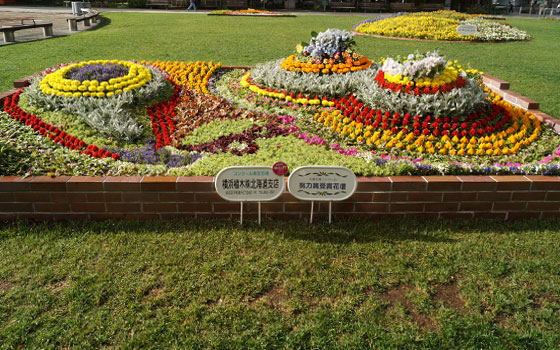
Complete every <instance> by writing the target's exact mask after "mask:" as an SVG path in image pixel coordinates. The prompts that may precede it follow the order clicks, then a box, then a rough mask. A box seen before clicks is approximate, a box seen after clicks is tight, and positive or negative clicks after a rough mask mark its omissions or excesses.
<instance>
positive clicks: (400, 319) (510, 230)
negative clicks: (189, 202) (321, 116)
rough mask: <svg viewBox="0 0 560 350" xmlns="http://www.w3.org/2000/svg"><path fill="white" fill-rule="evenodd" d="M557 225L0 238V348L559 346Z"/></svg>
mask: <svg viewBox="0 0 560 350" xmlns="http://www.w3.org/2000/svg"><path fill="white" fill-rule="evenodd" d="M559 238H560V229H559V226H558V222H557V221H526V222H515V223H502V222H491V221H478V222H469V223H465V222H457V221H454V222H446V221H434V222H423V223H419V222H415V221H399V222H397V221H392V222H391V221H364V220H356V221H344V222H343V221H339V222H335V223H334V224H333V225H332V226H329V225H327V224H326V223H318V224H313V225H309V226H308V225H306V224H303V225H302V222H291V223H286V222H282V223H278V222H274V221H267V222H265V223H264V225H263V226H262V227H258V226H256V224H254V223H249V225H248V226H245V227H240V226H239V224H236V223H225V222H212V221H206V222H200V221H199V222H195V221H185V222H166V223H161V222H152V223H134V222H128V223H123V222H104V223H69V224H60V225H55V224H27V223H19V224H14V225H4V226H2V228H0V349H19V348H24V349H37V348H45V349H51V348H52V349H61V348H62V349H68V348H71V349H73V348H76V349H89V348H91V349H98V348H111V349H113V348H115V349H117V348H118V349H120V348H125V349H132V348H136V349H163V348H165V349H198V348H212V349H216V348H223V349H226V348H227V349H247V348H250V349H255V348H256V349H275V348H278V349H283V348H285V349H349V348H364V349H366V348H375V349H558V346H559V345H560V274H559V271H560V239H559Z"/></svg>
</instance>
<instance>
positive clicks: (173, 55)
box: [0, 13, 560, 118]
mask: <svg viewBox="0 0 560 350" xmlns="http://www.w3.org/2000/svg"><path fill="white" fill-rule="evenodd" d="M103 16H104V23H105V25H104V26H103V27H100V28H97V29H96V30H92V31H88V32H81V33H79V34H74V35H71V36H66V37H59V38H55V39H49V40H42V41H36V42H30V43H18V44H15V45H9V46H4V47H2V48H1V49H0V53H1V54H0V67H2V69H1V70H0V91H6V90H8V89H10V88H11V84H12V81H13V80H14V79H17V78H21V77H24V76H27V75H30V74H33V73H36V72H39V71H41V70H43V69H45V68H47V67H50V66H53V65H56V64H58V63H60V62H70V61H81V60H88V59H100V58H103V59H105V58H119V59H137V60H142V59H146V60H158V59H159V60H180V61H181V60H182V61H190V60H194V61H196V60H206V61H209V60H214V61H221V62H222V63H223V64H225V65H252V64H255V63H259V62H265V61H267V60H272V59H276V58H280V57H285V56H288V55H289V54H291V53H292V52H293V50H294V48H295V45H296V44H297V43H300V42H302V41H309V39H310V33H311V31H317V32H319V31H322V30H325V29H327V28H341V29H347V30H351V28H352V26H353V25H354V24H356V23H357V22H359V21H361V20H363V19H366V18H368V17H375V16H376V14H371V15H363V16H361V15H358V16H357V15H337V16H322V15H300V16H298V17H296V18H255V17H249V18H243V17H216V16H206V15H202V14H186V13H185V14H177V13H175V14H161V13H160V14H149V13H105V14H104V15H103ZM507 22H508V23H510V24H511V25H513V26H515V27H517V28H519V29H522V30H525V31H527V32H528V33H529V34H530V35H531V36H532V37H533V40H531V41H529V42H513V43H500V44H493V43H491V44H464V43H449V42H421V41H406V40H392V39H378V38H371V37H358V38H357V39H356V41H357V43H358V45H359V47H360V49H361V52H363V53H364V54H366V55H368V56H369V57H370V58H373V59H379V58H380V57H383V56H394V55H407V54H409V53H411V52H414V51H416V50H419V51H420V52H425V51H428V50H433V49H436V48H439V49H440V51H441V53H443V54H445V55H447V57H448V58H450V59H458V60H459V61H460V62H461V63H463V64H467V63H470V64H471V65H472V66H473V67H474V68H477V69H480V70H482V71H484V72H486V73H488V74H490V75H493V76H495V77H498V78H500V79H503V80H506V81H509V82H511V84H512V85H511V89H512V90H513V91H515V92H518V93H521V94H522V95H525V96H527V97H529V98H531V99H533V100H536V101H538V102H540V103H541V107H542V108H541V110H543V111H544V112H546V113H549V114H551V115H553V116H555V117H557V118H560V102H559V101H560V100H559V99H558V88H559V87H560V83H559V81H560V61H559V60H558V54H559V53H560V41H559V40H558V37H559V36H560V21H551V20H543V19H523V18H509V19H508V20H507Z"/></svg>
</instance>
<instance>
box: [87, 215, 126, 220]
mask: <svg viewBox="0 0 560 350" xmlns="http://www.w3.org/2000/svg"><path fill="white" fill-rule="evenodd" d="M89 217H90V219H91V220H96V221H104V220H123V219H124V218H125V214H123V213H91V214H89Z"/></svg>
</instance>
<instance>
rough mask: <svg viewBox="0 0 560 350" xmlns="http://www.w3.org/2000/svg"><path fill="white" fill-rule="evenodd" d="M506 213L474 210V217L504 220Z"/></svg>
mask: <svg viewBox="0 0 560 350" xmlns="http://www.w3.org/2000/svg"><path fill="white" fill-rule="evenodd" d="M506 215H507V213H485V212H477V211H475V212H474V218H475V219H494V220H501V221H504V220H505V219H506Z"/></svg>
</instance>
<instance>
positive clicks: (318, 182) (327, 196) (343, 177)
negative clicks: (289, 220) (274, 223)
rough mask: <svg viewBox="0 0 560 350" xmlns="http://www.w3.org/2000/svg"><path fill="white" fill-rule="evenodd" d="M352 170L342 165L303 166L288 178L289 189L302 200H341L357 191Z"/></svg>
mask: <svg viewBox="0 0 560 350" xmlns="http://www.w3.org/2000/svg"><path fill="white" fill-rule="evenodd" d="M357 185H358V183H357V181H356V175H354V173H353V172H352V170H350V169H348V168H345V167H342V166H303V167H299V168H297V169H296V170H294V171H293V172H292V174H291V175H290V177H289V178H288V190H289V191H290V193H291V194H292V195H293V196H294V197H296V198H298V199H301V200H307V201H341V200H344V199H347V198H349V197H350V196H351V195H352V194H353V193H354V191H356V187H357Z"/></svg>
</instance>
